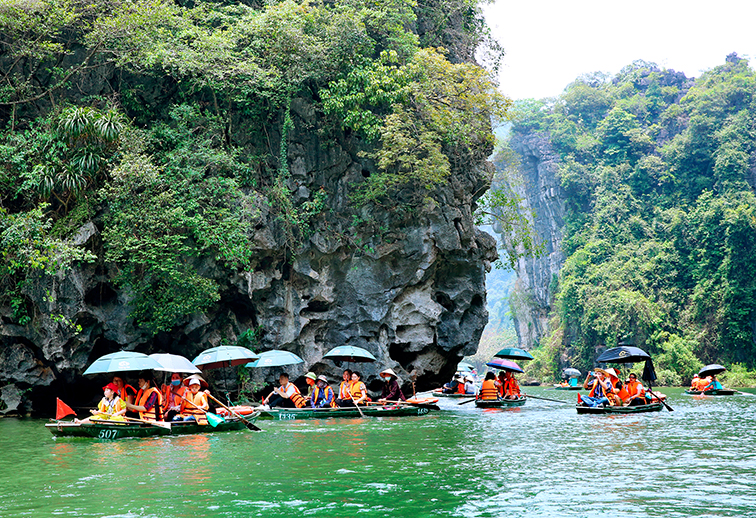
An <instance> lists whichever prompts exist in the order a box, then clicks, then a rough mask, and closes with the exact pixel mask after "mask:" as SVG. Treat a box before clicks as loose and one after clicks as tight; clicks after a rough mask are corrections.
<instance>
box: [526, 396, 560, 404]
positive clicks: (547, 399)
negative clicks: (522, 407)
mask: <svg viewBox="0 0 756 518" xmlns="http://www.w3.org/2000/svg"><path fill="white" fill-rule="evenodd" d="M524 396H525V397H529V398H533V399H543V400H544V401H553V402H554V403H562V404H563V405H569V404H570V403H567V402H566V401H561V400H559V399H551V398H547V397H540V396H533V395H531V394H524Z"/></svg>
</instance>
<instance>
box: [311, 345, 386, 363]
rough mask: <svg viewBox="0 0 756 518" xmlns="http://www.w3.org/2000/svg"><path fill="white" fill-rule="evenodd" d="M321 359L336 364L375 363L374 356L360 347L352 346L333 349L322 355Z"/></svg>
mask: <svg viewBox="0 0 756 518" xmlns="http://www.w3.org/2000/svg"><path fill="white" fill-rule="evenodd" d="M323 358H328V359H329V360H333V361H337V362H359V363H368V362H374V361H376V358H375V356H373V355H372V354H370V351H366V350H365V349H363V348H362V347H355V346H353V345H340V346H339V347H334V348H333V349H331V350H330V351H328V352H327V353H325V354H324V355H323Z"/></svg>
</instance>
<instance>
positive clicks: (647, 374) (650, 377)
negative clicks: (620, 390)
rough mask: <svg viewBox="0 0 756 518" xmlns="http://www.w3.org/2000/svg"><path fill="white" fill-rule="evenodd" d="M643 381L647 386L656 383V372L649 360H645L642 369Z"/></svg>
mask: <svg viewBox="0 0 756 518" xmlns="http://www.w3.org/2000/svg"><path fill="white" fill-rule="evenodd" d="M642 377H643V381H648V386H649V387H650V386H651V383H653V382H654V381H656V370H654V364H653V363H652V362H651V360H646V365H645V366H644V367H643V376H642Z"/></svg>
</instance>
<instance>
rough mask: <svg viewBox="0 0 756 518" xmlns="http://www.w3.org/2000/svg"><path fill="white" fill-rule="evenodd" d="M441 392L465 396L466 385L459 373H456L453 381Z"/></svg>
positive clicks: (442, 388)
mask: <svg viewBox="0 0 756 518" xmlns="http://www.w3.org/2000/svg"><path fill="white" fill-rule="evenodd" d="M441 392H443V393H444V394H464V393H465V384H464V380H463V379H462V375H461V374H460V373H459V372H455V373H454V377H453V378H452V380H451V381H450V382H449V383H447V384H445V385H444V386H443V387H441Z"/></svg>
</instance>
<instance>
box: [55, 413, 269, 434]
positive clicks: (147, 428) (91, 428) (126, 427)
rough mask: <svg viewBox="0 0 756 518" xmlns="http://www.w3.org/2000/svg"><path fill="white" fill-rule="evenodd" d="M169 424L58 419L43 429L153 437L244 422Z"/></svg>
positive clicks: (214, 429)
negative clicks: (83, 421)
mask: <svg viewBox="0 0 756 518" xmlns="http://www.w3.org/2000/svg"><path fill="white" fill-rule="evenodd" d="M257 417H258V416H256V415H252V416H249V417H246V419H247V421H249V422H254V421H255V419H257ZM170 425H171V426H170V428H169V427H165V428H163V427H161V426H155V425H151V424H145V423H123V422H122V423H107V422H102V421H99V422H96V423H83V424H76V423H73V422H63V421H58V422H57V423H47V424H45V428H47V429H48V430H50V432H51V433H52V434H53V435H54V436H55V437H89V438H95V439H123V438H125V437H153V436H156V435H186V434H198V433H215V432H230V431H235V430H244V429H245V425H244V422H243V421H242V420H241V419H234V418H226V421H225V422H223V423H220V424H219V425H218V426H215V427H213V426H211V425H209V424H206V425H199V424H197V423H195V422H193V421H176V422H172V423H170Z"/></svg>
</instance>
